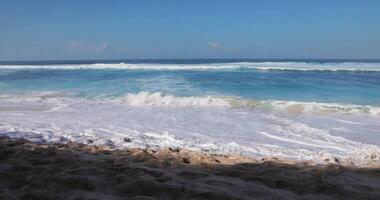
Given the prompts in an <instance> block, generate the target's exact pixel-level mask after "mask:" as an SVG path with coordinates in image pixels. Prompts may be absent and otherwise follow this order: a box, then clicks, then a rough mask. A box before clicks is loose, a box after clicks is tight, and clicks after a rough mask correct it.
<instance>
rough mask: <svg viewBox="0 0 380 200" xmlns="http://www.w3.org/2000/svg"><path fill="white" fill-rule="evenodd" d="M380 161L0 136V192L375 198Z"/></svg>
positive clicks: (5, 195) (14, 195) (16, 195)
mask: <svg viewBox="0 0 380 200" xmlns="http://www.w3.org/2000/svg"><path fill="white" fill-rule="evenodd" d="M379 191H380V167H379V166H378V165H374V166H366V167H355V166H345V165H341V164H326V165H320V164H317V163H315V162H308V161H305V162H299V161H292V160H285V159H278V158H264V159H253V158H245V157H241V156H228V155H216V154H207V153H202V152H194V151H189V150H186V149H178V148H175V149H169V148H167V149H161V150H157V151H156V150H151V149H141V148H131V149H125V150H111V151H110V150H108V149H106V148H103V147H101V146H88V145H83V144H78V143H70V142H69V143H67V144H37V143H32V142H30V141H27V140H25V139H14V138H13V139H12V138H9V137H5V136H1V137H0V198H1V199H111V200H112V199H115V200H118V199H254V198H259V199H337V198H345V199H376V198H380V192H379Z"/></svg>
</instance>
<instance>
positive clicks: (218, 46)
mask: <svg viewBox="0 0 380 200" xmlns="http://www.w3.org/2000/svg"><path fill="white" fill-rule="evenodd" d="M208 47H210V48H212V49H221V48H222V47H223V45H222V44H221V43H218V42H209V43H208Z"/></svg>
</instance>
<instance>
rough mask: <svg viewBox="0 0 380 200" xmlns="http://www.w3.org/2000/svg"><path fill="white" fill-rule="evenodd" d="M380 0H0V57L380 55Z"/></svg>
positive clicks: (44, 58)
mask: <svg viewBox="0 0 380 200" xmlns="http://www.w3.org/2000/svg"><path fill="white" fill-rule="evenodd" d="M379 9H380V1H370V0H363V1H360V2H359V1H343V0H342V1H339V0H337V1H327V0H321V1H317V2H309V1H292V0H287V1H281V2H279V1H265V2H264V1H262V2H255V1H238V2H231V1H223V0H222V1H191V2H178V1H171V0H168V1H165V2H151V1H118V0H117V1H113V2H112V3H110V2H104V1H98V0H93V1H89V0H85V1H73V0H68V1H27V0H24V1H23V0H15V1H10V0H4V1H1V2H0V23H1V24H2V28H1V31H0V61H1V60H4V61H5V60H54V59H58V60H59V59H61V60H65V59H117V58H126V59H127V58H352V59H355V58H356V59H366V58H377V59H380V37H378V36H379V35H380V26H379V19H380V12H378V10H379Z"/></svg>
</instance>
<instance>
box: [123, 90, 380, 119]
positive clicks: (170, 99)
mask: <svg viewBox="0 0 380 200" xmlns="http://www.w3.org/2000/svg"><path fill="white" fill-rule="evenodd" d="M117 100H119V101H120V102H122V103H123V104H127V105H131V106H185V107H186V106H214V107H235V108H236V107H256V108H264V109H274V110H283V111H287V112H290V113H304V112H311V113H347V114H353V113H360V114H371V115H380V107H375V106H368V105H350V104H338V103H316V102H299V101H280V100H254V99H244V98H239V97H223V96H190V97H181V96H174V95H170V94H163V93H161V92H155V93H149V92H139V93H137V94H131V93H130V94H127V95H126V96H123V97H120V98H118V99H117Z"/></svg>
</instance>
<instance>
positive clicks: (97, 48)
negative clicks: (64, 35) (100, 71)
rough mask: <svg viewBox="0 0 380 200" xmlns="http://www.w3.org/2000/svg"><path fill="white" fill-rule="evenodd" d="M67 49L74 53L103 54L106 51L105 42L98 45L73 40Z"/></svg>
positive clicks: (106, 45)
mask: <svg viewBox="0 0 380 200" xmlns="http://www.w3.org/2000/svg"><path fill="white" fill-rule="evenodd" d="M69 49H70V50H73V51H76V52H78V51H79V52H86V53H99V54H100V53H103V52H104V51H106V50H107V49H108V44H107V42H103V43H100V44H93V43H85V42H83V41H81V40H73V41H71V42H70V43H69Z"/></svg>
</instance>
